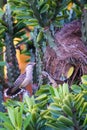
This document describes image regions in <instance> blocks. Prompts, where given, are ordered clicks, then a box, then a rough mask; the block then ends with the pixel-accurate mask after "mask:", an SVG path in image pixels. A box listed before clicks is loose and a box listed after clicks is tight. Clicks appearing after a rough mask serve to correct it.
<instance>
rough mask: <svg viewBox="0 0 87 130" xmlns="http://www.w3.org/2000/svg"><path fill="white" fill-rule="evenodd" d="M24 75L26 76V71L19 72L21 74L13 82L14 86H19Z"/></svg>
mask: <svg viewBox="0 0 87 130" xmlns="http://www.w3.org/2000/svg"><path fill="white" fill-rule="evenodd" d="M25 77H26V73H24V74H21V75H20V76H19V77H18V78H17V80H16V81H15V82H14V87H17V86H20V85H21V83H22V82H23V81H24V79H25Z"/></svg>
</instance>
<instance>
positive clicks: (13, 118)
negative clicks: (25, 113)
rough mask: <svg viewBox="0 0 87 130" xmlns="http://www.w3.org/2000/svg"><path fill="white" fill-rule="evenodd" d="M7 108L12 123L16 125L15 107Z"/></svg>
mask: <svg viewBox="0 0 87 130" xmlns="http://www.w3.org/2000/svg"><path fill="white" fill-rule="evenodd" d="M7 110H8V115H9V118H10V120H11V123H12V124H13V126H14V127H15V126H16V125H17V124H16V120H15V111H14V108H11V107H7Z"/></svg>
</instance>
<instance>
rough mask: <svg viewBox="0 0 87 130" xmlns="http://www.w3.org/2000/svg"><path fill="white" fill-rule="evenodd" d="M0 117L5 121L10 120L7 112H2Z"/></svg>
mask: <svg viewBox="0 0 87 130" xmlns="http://www.w3.org/2000/svg"><path fill="white" fill-rule="evenodd" d="M0 119H1V120H2V121H4V122H10V120H9V118H8V116H7V115H6V113H2V112H0Z"/></svg>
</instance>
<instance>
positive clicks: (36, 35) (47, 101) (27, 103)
mask: <svg viewBox="0 0 87 130" xmlns="http://www.w3.org/2000/svg"><path fill="white" fill-rule="evenodd" d="M86 10H87V2H86V0H79V1H78V0H67V1H66V0H60V1H58V0H54V1H52V0H19V1H18V0H8V2H7V4H6V5H5V6H4V8H3V9H2V8H1V9H0V51H1V54H0V66H3V65H7V75H8V82H10V84H11V86H12V85H13V83H14V81H15V80H16V79H17V77H18V76H19V75H20V70H19V66H18V61H17V58H16V49H17V48H19V47H20V45H22V44H25V45H26V46H28V49H26V50H24V51H21V50H20V51H21V53H24V54H28V55H29V54H30V56H31V59H30V60H31V61H36V69H35V71H34V75H35V77H34V80H35V81H34V82H36V83H38V86H39V87H40V89H39V90H38V91H37V92H36V94H35V95H32V97H29V96H27V95H26V94H25V96H24V99H23V102H19V101H14V100H8V101H7V102H6V103H4V106H5V108H6V110H7V111H6V112H4V113H3V112H0V119H1V122H0V126H1V127H2V128H0V129H1V130H7V129H8V130H14V129H15V130H28V129H30V130H43V129H44V130H45V129H46V130H51V129H52V130H60V129H61V130H86V129H87V86H86V85H87V76H86V75H84V76H82V79H81V83H80V84H79V85H76V84H74V85H72V86H71V87H70V86H69V85H68V84H66V83H64V84H63V85H59V87H58V88H54V87H52V86H50V85H43V83H44V80H43V77H42V75H41V72H42V71H43V70H44V59H43V55H44V53H45V51H46V47H47V46H48V45H49V46H50V47H51V48H52V49H53V50H54V51H55V52H56V44H55V41H54V37H55V32H56V30H57V29H58V30H60V29H61V28H62V27H63V26H64V25H65V24H66V23H70V22H72V21H73V20H76V19H80V20H81V17H82V16H83V19H82V40H83V42H84V44H85V45H86V42H87V36H86V35H87V27H86V21H87V20H86V19H87V16H86ZM30 26H32V27H33V29H32V30H30V29H29V27H30ZM26 30H27V31H29V33H30V37H27V36H26ZM15 38H20V39H21V40H18V39H17V40H16V41H17V44H16V46H15V45H14V41H15ZM4 46H5V48H6V50H5V53H6V61H5V62H3V53H2V52H3V47H4ZM10 62H11V63H12V67H11V66H10V65H9V63H10ZM0 69H1V70H0V73H1V77H2V78H4V76H3V67H0ZM3 80H4V79H3ZM1 83H2V85H1V90H0V92H1V93H0V99H1V102H0V103H2V101H3V100H2V91H3V89H5V87H4V83H5V80H4V82H2V80H1ZM2 86H3V87H2ZM0 108H1V111H3V106H2V107H0ZM73 113H74V114H73Z"/></svg>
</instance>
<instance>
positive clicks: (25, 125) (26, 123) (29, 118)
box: [23, 114, 31, 129]
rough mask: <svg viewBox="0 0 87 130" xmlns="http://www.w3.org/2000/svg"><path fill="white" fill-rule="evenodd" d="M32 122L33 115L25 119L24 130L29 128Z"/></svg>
mask: <svg viewBox="0 0 87 130" xmlns="http://www.w3.org/2000/svg"><path fill="white" fill-rule="evenodd" d="M30 121H31V115H30V114H29V115H28V116H27V117H26V118H25V120H24V122H23V125H24V129H26V128H27V126H28V125H29V124H30Z"/></svg>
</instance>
